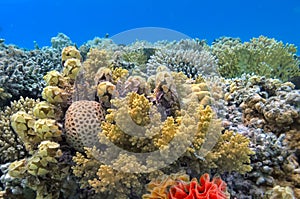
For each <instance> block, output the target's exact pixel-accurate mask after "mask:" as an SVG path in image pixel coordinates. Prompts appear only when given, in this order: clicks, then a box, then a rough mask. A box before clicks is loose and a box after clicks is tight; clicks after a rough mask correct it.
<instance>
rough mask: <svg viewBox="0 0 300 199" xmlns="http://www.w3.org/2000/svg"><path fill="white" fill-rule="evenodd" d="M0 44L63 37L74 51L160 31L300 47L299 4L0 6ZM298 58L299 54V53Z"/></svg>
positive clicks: (151, 0)
mask: <svg viewBox="0 0 300 199" xmlns="http://www.w3.org/2000/svg"><path fill="white" fill-rule="evenodd" d="M0 8H1V11H0V19H1V21H0V38H4V39H5V41H6V43H13V44H16V45H18V46H20V47H24V48H30V49H32V48H33V47H34V43H33V41H36V42H37V43H38V45H39V46H45V45H48V46H49V45H51V43H50V39H51V37H53V36H56V35H57V33H59V32H62V33H64V34H66V35H68V36H69V37H70V38H71V40H72V41H73V42H75V43H77V45H81V44H82V43H83V42H85V41H87V40H90V39H93V38H94V37H95V36H98V37H103V36H105V34H106V33H108V34H109V35H110V36H113V35H115V34H118V33H120V32H122V31H126V30H129V29H133V28H140V27H149V26H151V27H162V28H169V29H173V30H176V31H179V32H182V33H184V34H186V35H188V36H190V37H197V38H200V39H207V41H208V42H209V43H211V42H212V41H213V40H214V39H216V38H218V37H221V36H230V37H239V38H241V39H242V41H248V40H249V39H251V38H252V37H258V36H259V35H265V36H268V37H274V38H276V39H277V40H282V41H283V42H285V43H293V44H295V45H297V46H299V47H300V34H299V33H300V1H299V0H289V1H284V0H252V1H242V0H226V1H225V0H214V1H210V0H206V1H201V0H182V1H178V0H172V1H167V0H166V1H163V0H160V1H158V0H147V1H142V0H139V1H137V0H123V1H119V0H115V1H111V0H107V1H101V0H84V1H80V0H72V1H70V0H39V1H37V0H18V1H17V0H0ZM298 54H299V53H298Z"/></svg>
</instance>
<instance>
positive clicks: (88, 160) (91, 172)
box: [72, 148, 101, 188]
mask: <svg viewBox="0 0 300 199" xmlns="http://www.w3.org/2000/svg"><path fill="white" fill-rule="evenodd" d="M73 161H74V162H75V163H76V164H75V165H74V166H72V171H73V174H74V175H75V176H76V177H78V178H80V187H81V188H85V187H89V186H90V185H89V182H88V181H89V180H91V179H94V178H96V177H97V175H96V173H97V171H98V168H99V167H100V165H101V163H100V162H99V161H98V160H96V159H95V158H94V156H93V155H92V152H91V150H90V149H88V148H86V150H85V155H83V154H81V153H79V152H76V155H75V156H73Z"/></svg>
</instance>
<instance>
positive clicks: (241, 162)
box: [206, 131, 254, 173]
mask: <svg viewBox="0 0 300 199" xmlns="http://www.w3.org/2000/svg"><path fill="white" fill-rule="evenodd" d="M249 144H250V140H249V139H248V138H247V137H245V136H243V135H241V134H238V133H236V134H235V133H234V132H233V131H225V133H224V134H222V136H221V138H220V140H219V142H218V143H217V144H216V145H215V146H214V148H213V149H212V151H211V152H209V153H208V155H207V156H206V160H207V161H208V162H210V164H211V166H212V167H217V168H219V169H220V170H221V171H229V172H231V171H237V172H240V173H246V172H248V171H251V169H252V167H251V166H250V165H249V163H250V155H253V154H254V152H253V151H252V150H251V149H250V148H249Z"/></svg>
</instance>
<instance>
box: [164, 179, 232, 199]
mask: <svg viewBox="0 0 300 199" xmlns="http://www.w3.org/2000/svg"><path fill="white" fill-rule="evenodd" d="M168 197H169V199H189V198H193V199H227V198H229V194H228V193H227V192H226V183H225V182H224V181H222V180H221V178H213V180H212V181H210V177H209V174H207V173H205V174H203V175H202V176H201V177H200V183H198V181H197V179H196V178H194V179H192V181H191V182H190V183H186V182H184V181H177V185H174V186H172V187H171V188H170V190H169V195H168Z"/></svg>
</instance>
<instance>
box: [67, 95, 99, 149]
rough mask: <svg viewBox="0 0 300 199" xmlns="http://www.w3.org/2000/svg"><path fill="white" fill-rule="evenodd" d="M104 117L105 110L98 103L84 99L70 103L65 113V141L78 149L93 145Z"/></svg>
mask: <svg viewBox="0 0 300 199" xmlns="http://www.w3.org/2000/svg"><path fill="white" fill-rule="evenodd" d="M104 119H105V112H104V110H103V108H102V106H101V104H100V103H98V102H95V101H86V100H81V101H77V102H74V103H72V105H71V106H70V107H69V109H68V110H67V112H66V115H65V129H66V139H67V142H68V143H69V144H70V145H71V146H73V147H74V148H75V149H76V150H78V151H83V147H93V146H94V145H95V144H96V141H97V134H98V133H99V132H100V131H101V128H100V126H101V121H102V120H104Z"/></svg>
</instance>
